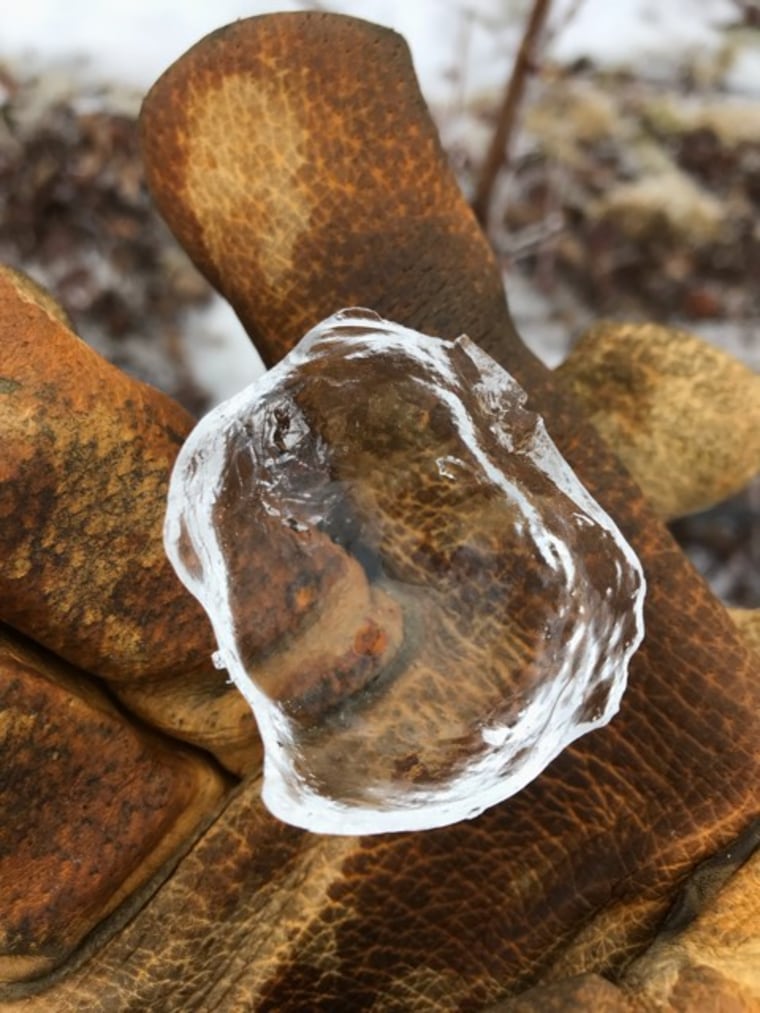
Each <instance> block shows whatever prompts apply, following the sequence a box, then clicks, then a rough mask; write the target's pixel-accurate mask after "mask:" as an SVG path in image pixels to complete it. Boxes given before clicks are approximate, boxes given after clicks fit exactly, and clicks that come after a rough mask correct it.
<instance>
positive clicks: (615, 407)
mask: <svg viewBox="0 0 760 1013" xmlns="http://www.w3.org/2000/svg"><path fill="white" fill-rule="evenodd" d="M556 375H557V377H558V378H559V379H560V380H561V382H562V384H563V385H564V386H566V387H567V388H568V389H569V390H571V391H572V393H573V394H574V396H575V397H576V398H577V399H578V401H579V402H580V403H581V404H582V406H583V408H584V410H585V412H586V414H587V415H588V417H589V419H590V420H591V421H592V422H593V424H594V426H595V427H596V429H597V430H598V431H599V433H600V434H601V435H602V437H603V438H604V441H605V443H607V445H608V446H611V447H613V448H614V449H615V453H616V454H617V455H618V456H619V457H620V459H621V460H622V461H623V463H624V464H625V466H626V467H627V468H628V470H629V471H630V472H631V474H632V475H633V476H634V477H635V478H636V481H637V482H638V483H639V485H640V486H641V489H642V491H643V493H644V495H645V496H646V498H647V499H648V501H649V503H650V505H651V506H652V507H654V509H655V510H656V511H657V512H658V513H659V514H660V515H661V516H662V517H665V518H673V517H680V516H682V515H683V514H687V513H692V512H694V511H696V510H706V509H707V508H708V507H710V506H713V505H714V504H715V503H718V502H719V501H720V500H722V499H726V498H727V497H728V496H730V495H732V494H733V493H736V492H739V491H740V490H741V489H743V488H744V486H745V485H746V484H747V483H748V482H749V481H750V479H752V478H753V477H754V476H755V475H756V474H757V473H758V471H760V376H758V375H757V374H755V373H753V372H752V370H750V369H749V368H748V367H747V366H745V365H744V364H743V363H741V362H739V361H738V360H736V359H734V358H733V357H732V356H730V355H728V354H727V353H726V352H724V351H722V350H721V349H719V348H715V347H714V346H712V345H709V344H708V343H707V342H706V341H702V340H701V339H700V338H698V337H697V336H696V335H693V334H690V333H688V332H687V331H682V330H678V329H677V328H674V327H661V326H658V325H657V324H630V323H620V322H614V321H604V322H602V323H599V324H596V325H594V326H593V327H591V328H590V329H589V330H588V331H586V333H585V334H583V335H581V338H580V340H579V341H578V343H577V344H576V345H575V346H574V347H573V350H572V351H571V353H570V355H569V356H568V358H567V359H566V360H565V361H564V362H563V363H562V364H561V365H560V366H559V367H558V368H557V371H556Z"/></svg>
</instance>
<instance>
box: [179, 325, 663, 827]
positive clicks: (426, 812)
mask: <svg viewBox="0 0 760 1013" xmlns="http://www.w3.org/2000/svg"><path fill="white" fill-rule="evenodd" d="M165 541H166V549H167V552H168V554H169V557H170V559H171V560H172V563H173V564H174V566H175V568H176V570H177V572H178V574H179V576H180V578H181V579H182V580H183V582H184V583H185V584H186V586H187V587H188V588H189V590H190V591H191V592H192V593H193V594H194V595H195V596H196V597H197V598H198V600H199V601H200V602H201V604H202V605H203V606H204V608H205V609H206V611H207V613H208V615H209V617H210V619H211V622H212V624H213V627H214V631H215V633H216V638H217V642H218V646H219V654H220V659H221V660H222V662H223V664H224V665H225V667H226V668H227V669H228V671H229V673H230V675H231V677H232V679H233V680H234V681H235V683H236V684H237V686H238V687H239V688H240V690H241V692H242V693H243V694H244V695H245V697H246V699H247V700H248V702H249V703H250V705H251V707H252V708H253V711H254V713H255V715H256V719H257V721H258V725H259V729H260V732H261V736H262V739H263V742H264V747H265V761H264V787H263V799H264V802H265V803H266V805H267V806H268V807H269V809H270V810H271V811H272V813H274V814H275V815H276V816H278V817H279V818H280V819H282V820H285V821H287V822H289V823H293V824H295V825H296V826H300V827H305V828H307V829H309V830H313V831H318V832H322V833H335V834H354V833H362V834H368V833H380V832H386V831H394V830H420V829H425V828H429V827H435V826H441V825H445V824H448V823H453V822H456V821H458V820H461V819H464V818H467V817H473V816H476V815H478V814H479V813H481V812H482V811H483V810H484V809H486V808H487V807H489V806H492V805H494V804H495V803H497V802H501V801H502V800H503V799H505V798H507V797H508V796H510V795H512V794H514V793H515V792H517V791H519V790H520V789H521V788H522V787H524V786H525V785H526V784H527V783H528V782H529V781H531V780H532V779H533V778H535V777H536V776H537V775H538V774H539V773H540V772H541V770H543V768H544V767H545V766H546V765H547V764H548V763H549V762H550V761H551V760H552V759H553V758H554V757H555V756H556V755H557V754H558V753H559V752H560V751H561V750H562V749H564V748H565V746H567V745H568V744H569V743H570V742H572V741H573V740H574V739H576V738H577V737H578V736H580V735H583V734H585V733H586V732H588V731H590V730H591V729H593V728H596V727H598V726H600V725H603V724H605V723H606V722H607V721H609V720H610V718H611V717H612V716H613V715H614V714H615V712H616V711H617V709H618V707H619V704H620V699H621V696H622V694H623V691H624V689H625V685H626V677H627V667H628V661H629V659H630V657H631V655H632V654H633V652H634V651H635V649H636V647H637V646H638V644H639V642H640V641H641V638H642V636H643V619H642V606H643V599H644V593H645V584H644V578H643V574H642V571H641V567H640V564H639V562H638V559H637V557H636V555H635V554H634V552H633V550H632V549H631V548H630V546H629V545H628V544H627V543H626V541H625V540H624V539H623V537H622V535H621V534H620V532H619V531H618V529H617V527H616V526H615V524H614V523H613V522H612V521H611V520H610V518H609V517H608V516H607V515H606V514H605V513H604V511H603V510H602V509H601V508H600V507H599V505H598V504H597V503H596V502H595V501H594V500H593V499H592V497H591V496H590V495H589V494H588V492H586V490H585V489H584V487H583V486H582V485H581V484H580V482H579V481H578V479H577V478H576V476H575V474H574V473H573V471H572V470H571V469H570V467H569V465H568V464H567V463H566V462H565V460H564V459H563V457H562V456H561V454H560V452H559V451H558V450H557V448H556V446H555V445H554V443H553V442H552V441H551V439H550V438H549V436H548V435H547V433H546V430H545V428H544V424H543V422H542V420H541V418H540V417H539V416H538V415H536V414H535V413H533V412H531V411H529V410H528V409H527V408H526V395H525V392H524V391H523V390H522V388H521V387H520V386H519V385H518V384H517V383H516V382H515V380H514V379H512V377H511V376H510V375H509V374H508V373H507V372H505V370H503V369H502V368H501V367H500V366H498V365H497V364H496V363H495V362H494V361H493V360H492V359H491V358H490V357H489V356H487V355H486V354H485V353H484V352H482V351H481V350H480V349H479V348H478V347H477V346H476V345H475V344H473V343H472V342H471V341H470V340H469V339H468V338H466V337H462V338H459V339H458V340H456V341H453V342H452V341H443V340H438V339H435V338H429V337H425V336H423V335H421V334H418V333H416V332H414V331H411V330H408V329H406V328H404V327H400V326H398V325H396V324H393V323H389V322H388V321H385V320H381V319H380V318H379V317H378V316H377V315H376V314H374V313H371V312H370V311H367V310H343V311H341V312H340V313H337V314H335V315H334V316H333V317H330V318H329V319H328V320H326V321H324V322H323V323H321V324H320V325H319V326H317V327H316V328H314V330H312V331H311V332H310V333H309V334H308V335H307V336H306V337H305V338H304V339H303V340H302V341H301V342H300V344H299V345H298V346H297V347H296V348H295V349H294V350H293V351H292V352H291V353H290V355H288V356H287V358H286V359H284V360H283V361H282V362H281V363H279V364H278V365H277V366H276V367H275V368H274V369H272V370H271V371H270V372H269V373H267V374H266V375H264V376H263V377H261V378H260V379H259V380H258V381H257V382H256V383H254V384H253V385H251V386H250V387H248V388H246V389H245V390H244V391H242V392H241V393H240V394H238V395H237V396H236V397H233V398H232V399H231V400H229V401H227V402H226V403H224V404H222V405H220V406H219V407H218V408H216V409H215V410H214V411H212V412H211V413H210V414H209V415H207V416H206V417H205V418H204V419H203V420H202V421H201V422H200V423H199V424H198V426H197V427H196V428H195V430H194V431H193V432H192V434H191V435H190V438H189V439H188V440H187V442H186V444H185V446H184V447H183V449H182V452H181V453H180V455H179V459H178V461H177V463H176V466H175V469H174V473H173V476H172V480H171V487H170V492H169V503H168V512H167V518H166V526H165Z"/></svg>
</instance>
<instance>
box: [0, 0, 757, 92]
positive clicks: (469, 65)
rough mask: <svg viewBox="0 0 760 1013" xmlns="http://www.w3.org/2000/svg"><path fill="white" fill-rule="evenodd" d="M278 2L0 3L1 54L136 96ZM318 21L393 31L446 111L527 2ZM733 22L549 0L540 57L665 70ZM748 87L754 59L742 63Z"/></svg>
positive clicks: (501, 74)
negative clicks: (189, 55)
mask: <svg viewBox="0 0 760 1013" xmlns="http://www.w3.org/2000/svg"><path fill="white" fill-rule="evenodd" d="M308 6H309V4H304V3H300V4H299V3H294V2H291V0H279V2H276V3H267V2H261V0H248V2H244V0H216V2H215V3H213V4H209V3H206V2H205V0H187V2H182V0H111V2H109V3H104V4H101V5H97V6H96V5H94V4H92V2H91V0H69V2H68V3H66V4H62V3H61V2H60V0H27V2H25V3H23V4H18V3H16V2H15V0H1V2H0V14H1V15H2V24H3V40H2V50H3V55H4V56H6V57H8V56H10V57H27V58H28V57H30V56H32V57H35V58H44V59H47V60H50V59H71V58H72V57H76V58H84V59H86V60H88V61H89V62H90V63H91V66H92V70H93V71H94V72H95V73H100V74H101V75H107V76H108V78H109V79H119V80H122V81H123V82H124V83H126V84H132V85H135V86H136V87H138V88H146V87H147V86H148V85H150V84H151V83H152V82H153V81H154V80H155V78H156V77H157V76H158V75H159V74H160V73H161V72H162V70H164V69H165V67H166V66H167V65H168V64H169V63H171V62H172V61H173V60H174V59H176V58H177V57H178V56H179V55H180V54H181V53H183V52H184V51H185V50H186V49H187V48H188V47H189V46H191V45H193V43H195V42H197V41H198V40H199V39H200V38H201V37H202V36H203V35H205V34H207V33H208V32H210V31H212V30H213V29H215V28H218V27H219V26H220V25H223V24H226V23H228V22H230V21H234V20H235V19H237V18H241V17H249V16H251V15H254V14H264V13H271V12H273V11H284V10H290V11H293V10H301V9H304V8H308ZM320 7H321V8H322V9H325V10H331V11H336V12H339V13H343V14H351V15H354V16H356V17H362V18H366V19H367V20H370V21H377V22H378V23H380V24H385V25H388V26H390V27H392V28H395V29H396V30H397V31H399V32H401V33H402V34H403V35H404V36H405V38H406V39H407V41H408V42H409V45H410V47H411V50H412V53H413V56H414V61H415V66H416V68H417V72H418V74H419V76H420V79H421V82H422V87H423V91H424V92H425V94H426V95H427V96H428V98H430V99H431V100H434V101H436V102H446V101H451V100H454V99H455V98H456V97H457V95H461V89H462V87H463V84H462V81H461V80H460V81H457V80H454V79H453V78H452V74H451V71H452V70H453V69H455V68H457V67H460V66H461V64H462V56H463V54H464V56H465V77H466V81H465V84H464V87H465V88H466V91H467V92H468V93H469V94H473V93H478V92H480V91H483V90H489V89H493V88H496V87H500V86H501V84H502V83H503V81H504V78H505V77H506V75H507V73H508V71H509V67H510V61H511V55H512V54H513V52H514V50H515V47H516V44H517V41H518V38H519V32H520V28H521V25H522V23H523V21H524V18H525V15H526V12H527V9H528V7H529V3H528V2H527V0H521V2H518V0H415V2H414V3H409V2H407V0H362V2H359V0H332V2H328V3H323V4H320ZM732 18H734V19H735V18H736V5H735V4H733V3H731V0H700V2H699V3H698V4H695V3H694V0H659V2H655V0H616V2H615V3H614V4H613V3H610V2H609V0H584V2H582V3H580V4H578V3H577V2H576V0H556V2H555V4H554V7H553V15H552V27H551V29H550V33H551V40H552V41H551V44H550V50H549V51H550V54H551V55H552V56H554V57H556V58H557V59H560V60H570V59H577V58H579V57H582V56H588V57H591V58H593V59H594V60H596V61H598V62H602V63H607V64H616V63H620V62H626V61H630V62H637V61H640V60H642V59H647V60H648V61H651V60H653V59H657V58H658V57H659V58H661V59H663V60H664V59H667V60H668V61H669V63H670V64H671V65H672V62H673V60H674V59H677V57H678V54H679V53H683V54H685V53H687V52H690V51H693V50H694V49H697V48H699V49H700V50H702V51H704V52H706V53H707V52H710V51H714V50H716V49H717V47H718V46H719V44H720V38H719V35H718V33H717V31H716V30H715V26H716V25H718V24H721V23H726V22H729V21H731V19H732ZM745 59H746V61H747V63H748V66H750V70H751V75H752V78H753V80H754V81H755V83H760V81H758V78H759V77H760V69H758V59H757V54H755V55H754V56H750V57H746V58H745Z"/></svg>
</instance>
